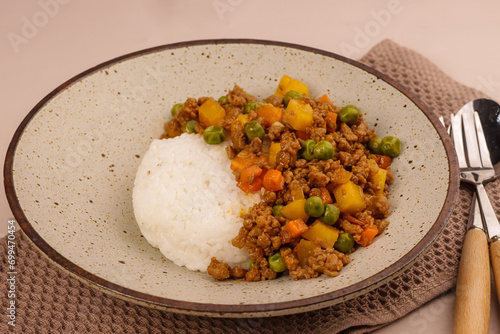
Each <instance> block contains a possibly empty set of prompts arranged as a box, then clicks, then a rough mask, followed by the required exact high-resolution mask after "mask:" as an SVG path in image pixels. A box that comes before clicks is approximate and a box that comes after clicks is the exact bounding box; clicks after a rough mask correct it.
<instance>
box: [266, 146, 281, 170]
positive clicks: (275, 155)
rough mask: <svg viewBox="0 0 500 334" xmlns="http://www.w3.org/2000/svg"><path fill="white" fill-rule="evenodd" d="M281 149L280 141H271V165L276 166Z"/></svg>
mask: <svg viewBox="0 0 500 334" xmlns="http://www.w3.org/2000/svg"><path fill="white" fill-rule="evenodd" d="M280 151H281V144H280V143H271V145H270V146H269V164H270V165H271V166H276V164H277V163H278V153H280Z"/></svg>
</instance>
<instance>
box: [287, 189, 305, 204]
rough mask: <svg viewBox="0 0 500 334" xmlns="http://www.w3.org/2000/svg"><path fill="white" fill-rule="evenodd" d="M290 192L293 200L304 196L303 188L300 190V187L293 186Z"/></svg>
mask: <svg viewBox="0 0 500 334" xmlns="http://www.w3.org/2000/svg"><path fill="white" fill-rule="evenodd" d="M290 192H291V193H292V199H293V200H294V201H296V200H298V199H305V198H306V197H305V196H304V190H302V187H300V186H299V187H295V188H292V189H291V190H290Z"/></svg>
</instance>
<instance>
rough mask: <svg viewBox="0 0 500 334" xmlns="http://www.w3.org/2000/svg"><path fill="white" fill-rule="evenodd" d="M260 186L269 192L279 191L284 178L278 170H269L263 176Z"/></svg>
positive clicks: (283, 183) (282, 185)
mask: <svg viewBox="0 0 500 334" xmlns="http://www.w3.org/2000/svg"><path fill="white" fill-rule="evenodd" d="M262 185H263V186H264V188H266V189H267V190H269V191H279V190H281V189H283V187H284V186H285V178H284V177H283V174H281V172H280V171H279V170H276V169H269V170H268V171H267V172H266V174H265V175H264V179H263V180H262Z"/></svg>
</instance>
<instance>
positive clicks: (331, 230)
mask: <svg viewBox="0 0 500 334" xmlns="http://www.w3.org/2000/svg"><path fill="white" fill-rule="evenodd" d="M302 237H303V238H305V239H307V240H309V241H313V242H315V243H317V244H318V245H320V246H321V247H323V248H329V247H333V244H334V243H335V241H337V239H338V237H339V230H337V229H336V228H335V227H333V226H329V225H326V224H325V223H323V222H322V221H320V220H316V221H315V222H314V223H313V224H312V225H311V226H310V227H309V229H308V230H307V231H306V232H304V233H302Z"/></svg>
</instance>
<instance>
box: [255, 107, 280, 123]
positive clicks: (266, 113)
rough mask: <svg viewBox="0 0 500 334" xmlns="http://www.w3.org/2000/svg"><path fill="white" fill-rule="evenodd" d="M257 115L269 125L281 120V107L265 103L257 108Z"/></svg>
mask: <svg viewBox="0 0 500 334" xmlns="http://www.w3.org/2000/svg"><path fill="white" fill-rule="evenodd" d="M257 117H262V118H264V120H265V122H266V124H265V125H266V126H271V125H272V124H273V123H274V122H281V120H282V119H283V109H281V108H279V107H275V106H273V105H272V104H265V105H263V106H262V107H260V108H258V109H257Z"/></svg>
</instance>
